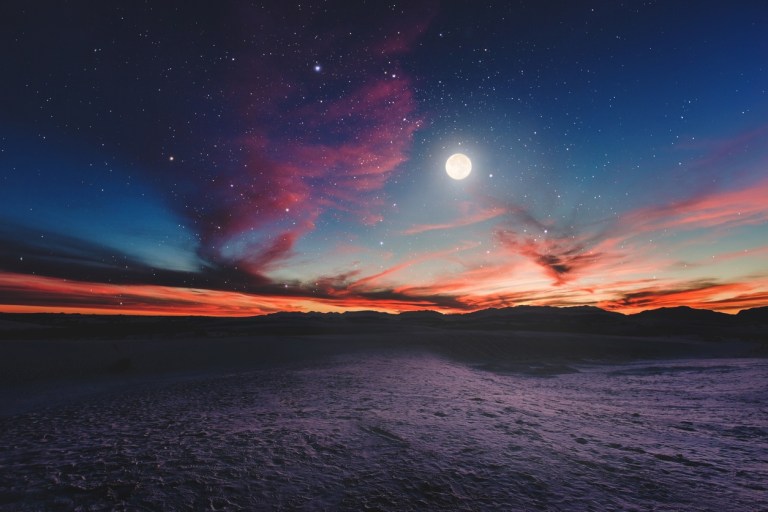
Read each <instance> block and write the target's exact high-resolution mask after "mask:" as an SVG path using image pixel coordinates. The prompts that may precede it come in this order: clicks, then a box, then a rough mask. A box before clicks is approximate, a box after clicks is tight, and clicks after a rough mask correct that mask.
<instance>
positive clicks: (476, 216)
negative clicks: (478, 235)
mask: <svg viewBox="0 0 768 512" xmlns="http://www.w3.org/2000/svg"><path fill="white" fill-rule="evenodd" d="M506 213H507V210H506V209H505V208H502V207H497V206H494V207H491V208H487V209H482V210H479V211H477V212H474V213H471V214H468V215H464V216H462V217H461V218H459V219H456V220H455V221H453V222H447V223H443V224H417V225H416V226H413V227H411V228H408V229H406V230H405V231H403V234H404V235H417V234H420V233H425V232H427V231H437V230H443V229H454V228H460V227H464V226H471V225H473V224H478V223H480V222H485V221H487V220H491V219H495V218H497V217H500V216H502V215H504V214H506Z"/></svg>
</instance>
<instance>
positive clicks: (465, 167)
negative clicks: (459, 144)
mask: <svg viewBox="0 0 768 512" xmlns="http://www.w3.org/2000/svg"><path fill="white" fill-rule="evenodd" d="M445 172H447V173H448V176H450V177H451V178H453V179H454V180H463V179H464V178H466V177H467V176H469V173H470V172H472V160H470V159H469V157H468V156H467V155H465V154H464V153H455V154H453V155H451V156H450V157H448V160H446V162H445Z"/></svg>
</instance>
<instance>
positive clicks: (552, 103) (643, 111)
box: [0, 1, 768, 315]
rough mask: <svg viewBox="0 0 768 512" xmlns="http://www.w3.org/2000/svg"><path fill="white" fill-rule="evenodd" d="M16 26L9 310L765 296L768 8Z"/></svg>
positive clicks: (7, 112)
mask: <svg viewBox="0 0 768 512" xmlns="http://www.w3.org/2000/svg"><path fill="white" fill-rule="evenodd" d="M0 43H1V44H0V56H1V58H2V72H0V74H1V75H2V77H1V78H0V310H2V311H11V312H13V311H20V312H24V311H51V312H83V313H88V312H103V313H125V314H138V313H147V314H184V315H187V314H205V315H255V314H262V313H270V312H274V311H285V310H292V311H346V310H360V309H374V310H381V311H389V312H397V311H407V310H417V309H433V310H438V311H442V312H462V311H471V310H476V309H480V308H487V307H505V306H514V305H523V304H529V305H554V306H573V305H594V306H599V307H603V308H606V309H612V310H616V311H621V312H625V313H630V312H635V311H639V310H643V309H649V308H656V307H663V306H678V305H688V306H692V307H699V308H709V309H716V310H721V311H726V312H736V311H738V310H740V309H744V308H749V307H755V306H763V305H766V304H768V92H767V90H768V5H767V4H766V3H765V2H764V1H752V2H750V1H741V2H739V1H736V2H722V1H696V2H693V1H658V2H654V1H645V2H640V1H625V2H609V1H604V2H603V1H562V2H539V1H518V2H480V1H471V2H470V1H466V2H458V1H457V2H447V1H446V2H418V1H409V2H399V3H393V2H297V3H292V2H277V1H276V2H253V3H249V2H197V1H183V2H182V1H179V2H160V1H157V2H151V1H147V2H138V1H136V2H72V1H70V2H67V1H55V2H54V1H48V2H45V1H43V2H26V1H5V2H2V4H0ZM454 153H464V154H466V155H467V156H468V157H469V158H470V159H471V162H472V172H471V174H470V175H469V176H468V177H467V178H466V179H464V180H453V179H451V177H449V176H448V174H447V173H446V168H445V163H446V159H447V158H448V157H449V156H450V155H451V154H454Z"/></svg>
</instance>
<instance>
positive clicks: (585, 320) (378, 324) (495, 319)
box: [0, 306, 768, 340]
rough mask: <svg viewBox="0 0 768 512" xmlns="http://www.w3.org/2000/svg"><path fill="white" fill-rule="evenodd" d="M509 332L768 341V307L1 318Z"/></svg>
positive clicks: (59, 332) (134, 327) (14, 334)
mask: <svg viewBox="0 0 768 512" xmlns="http://www.w3.org/2000/svg"><path fill="white" fill-rule="evenodd" d="M429 328H441V329H459V330H492V331H500V330H511V331H549V332H573V333H594V334H611V335H638V336H681V335H682V336H685V335H691V336H698V337H701V338H702V339H711V340H718V339H732V338H750V339H760V340H765V339H766V338H768V307H759V308H753V309H748V310H744V311H741V312H740V313H739V314H737V315H728V314H725V313H719V312H716V311H711V310H704V309H694V308H690V307H686V306H680V307H671V308H660V309H653V310H646V311H643V312H640V313H636V314H631V315H624V314H622V313H616V312H612V311H606V310H604V309H600V308H597V307H594V306H574V307H554V306H513V307H506V308H489V309H483V310H479V311H474V312H470V313H463V314H442V313H438V312H435V311H430V310H424V311H408V312H403V313H400V314H390V313H382V312H378V311H349V312H344V313H316V312H315V313H312V312H310V313H297V312H279V313H273V314H269V315H264V316H256V317H243V318H221V317H146V316H142V317H131V316H120V315H78V314H57V313H29V314H23V313H0V338H6V339H10V338H44V337H46V336H49V337H50V336H53V337H60V336H62V337H101V336H105V337H114V336H115V335H116V334H117V335H120V336H123V337H131V336H140V335H142V334H145V333H152V334H155V335H158V334H163V333H167V334H168V335H173V336H174V337H177V336H180V335H189V334H190V333H191V334H193V335H217V333H218V334H219V335H234V334H237V335H259V334H286V335H291V334H302V335H312V334H333V333H337V332H338V333H350V332H367V331H368V330H371V331H382V330H383V331H398V332H404V331H408V330H410V329H429Z"/></svg>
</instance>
